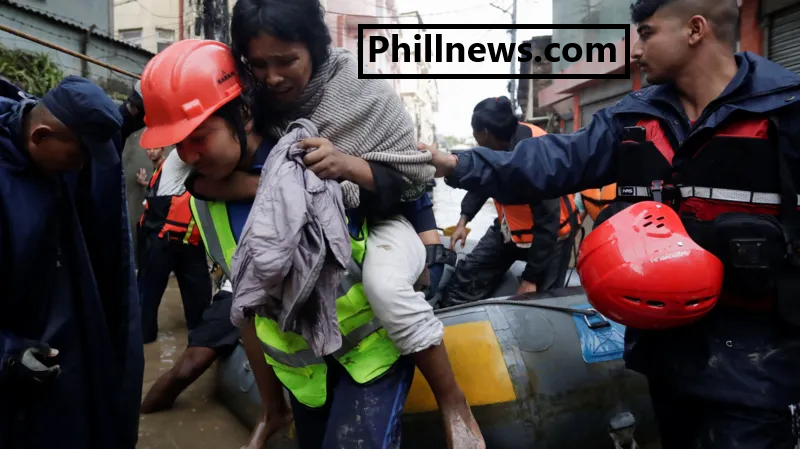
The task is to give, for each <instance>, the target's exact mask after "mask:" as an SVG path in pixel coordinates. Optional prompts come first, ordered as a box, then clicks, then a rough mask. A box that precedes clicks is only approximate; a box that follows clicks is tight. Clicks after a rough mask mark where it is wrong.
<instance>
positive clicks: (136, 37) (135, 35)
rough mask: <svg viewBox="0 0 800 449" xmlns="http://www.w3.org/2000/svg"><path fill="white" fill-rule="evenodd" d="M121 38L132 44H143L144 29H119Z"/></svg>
mask: <svg viewBox="0 0 800 449" xmlns="http://www.w3.org/2000/svg"><path fill="white" fill-rule="evenodd" d="M119 38H120V39H121V40H123V41H125V42H127V43H129V44H131V45H135V46H137V47H141V46H142V29H141V28H131V29H128V30H119Z"/></svg>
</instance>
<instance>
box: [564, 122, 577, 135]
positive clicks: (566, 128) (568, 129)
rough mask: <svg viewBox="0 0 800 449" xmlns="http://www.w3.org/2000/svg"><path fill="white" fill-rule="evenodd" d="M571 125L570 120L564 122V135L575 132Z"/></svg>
mask: <svg viewBox="0 0 800 449" xmlns="http://www.w3.org/2000/svg"><path fill="white" fill-rule="evenodd" d="M572 124H573V121H572V119H570V120H565V121H564V134H570V133H573V132H575V130H574V129H572Z"/></svg>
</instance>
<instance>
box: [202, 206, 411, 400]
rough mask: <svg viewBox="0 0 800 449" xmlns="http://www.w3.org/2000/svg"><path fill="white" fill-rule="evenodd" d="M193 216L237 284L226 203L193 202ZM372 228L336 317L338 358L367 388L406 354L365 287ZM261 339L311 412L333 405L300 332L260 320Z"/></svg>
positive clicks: (356, 255)
mask: <svg viewBox="0 0 800 449" xmlns="http://www.w3.org/2000/svg"><path fill="white" fill-rule="evenodd" d="M190 204H191V208H192V214H193V215H194V217H195V222H196V223H197V227H198V229H199V231H200V235H201V236H202V238H203V243H204V244H205V247H206V252H207V253H208V255H209V256H210V257H211V258H212V259H213V260H214V262H216V263H217V264H218V265H219V266H220V267H221V268H222V270H223V272H224V273H225V275H226V276H227V277H228V279H232V277H231V270H230V264H231V259H232V258H233V254H234V252H235V251H236V239H235V237H234V236H233V231H232V230H231V225H230V220H229V218H228V210H227V207H226V205H225V203H224V202H207V201H202V200H198V199H196V198H194V197H193V198H192V199H191V202H190ZM367 234H368V232H367V227H366V224H365V225H364V226H363V227H362V229H361V232H360V235H358V236H356V237H353V236H351V237H350V242H351V245H352V254H353V255H352V260H351V261H350V262H351V263H350V266H349V267H348V272H347V276H345V277H344V279H343V281H342V283H341V285H340V286H339V287H340V291H339V297H338V298H337V300H336V315H337V317H338V320H339V329H340V330H341V332H342V347H341V348H340V349H339V350H338V351H336V352H335V353H334V354H333V358H334V359H336V360H337V361H338V362H339V363H341V364H342V366H343V367H344V368H345V369H346V370H347V372H348V373H349V374H350V376H351V377H352V378H353V380H355V381H356V382H358V383H360V384H364V383H367V382H370V381H372V380H374V379H376V378H378V377H380V376H382V375H383V374H384V373H386V371H388V369H389V368H390V367H391V366H392V365H394V363H395V362H396V361H397V359H398V358H400V352H399V351H398V350H397V348H396V347H395V346H394V343H392V341H391V340H390V339H389V337H388V336H387V334H386V330H385V329H383V326H382V325H381V323H380V321H378V319H377V318H376V317H375V314H374V313H373V312H372V308H371V307H370V305H369V302H368V301H367V296H366V295H365V294H364V287H363V286H362V284H361V264H362V262H363V260H364V254H365V251H366V239H367ZM255 327H256V334H257V335H258V338H259V340H261V345H262V348H263V350H264V358H265V359H266V361H267V363H269V364H270V365H271V366H272V367H273V369H274V370H275V374H276V375H277V376H278V379H280V381H281V383H283V385H284V386H285V387H286V388H287V389H288V390H289V391H291V392H292V394H293V395H294V396H295V397H296V398H297V400H298V401H299V402H300V403H302V404H304V405H306V406H308V407H314V408H316V407H321V406H322V405H324V404H325V402H326V399H327V385H328V383H327V373H328V365H327V364H326V363H325V360H324V359H323V358H322V357H318V356H316V355H315V354H314V352H313V351H312V350H311V349H310V348H309V346H308V342H306V340H305V339H304V338H303V337H302V336H301V335H300V334H297V333H295V332H282V331H281V330H280V327H279V326H278V323H277V321H275V320H273V319H271V318H267V317H262V316H259V315H256V317H255Z"/></svg>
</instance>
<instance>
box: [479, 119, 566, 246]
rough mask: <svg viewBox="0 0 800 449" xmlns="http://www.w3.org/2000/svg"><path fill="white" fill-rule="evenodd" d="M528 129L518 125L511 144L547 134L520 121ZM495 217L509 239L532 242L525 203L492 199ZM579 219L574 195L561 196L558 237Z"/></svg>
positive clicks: (530, 222)
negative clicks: (508, 235)
mask: <svg viewBox="0 0 800 449" xmlns="http://www.w3.org/2000/svg"><path fill="white" fill-rule="evenodd" d="M520 125H523V126H524V127H527V128H528V129H525V128H522V127H518V129H517V132H516V135H515V137H514V140H512V146H516V143H517V142H519V141H520V140H522V139H526V138H531V137H539V136H544V135H546V134H547V132H545V131H544V130H543V129H542V128H539V127H538V126H535V125H531V124H528V123H520ZM494 205H495V208H496V209H497V217H498V219H499V220H500V223H501V225H502V224H505V225H506V226H507V227H508V230H509V233H510V234H511V240H512V241H513V242H514V243H516V244H518V245H520V244H522V245H527V244H530V243H533V211H531V207H530V206H529V205H527V204H519V205H516V204H515V205H504V204H500V203H499V202H498V201H497V200H495V201H494ZM580 224H581V219H580V214H579V213H578V207H577V205H576V204H575V195H573V194H569V195H564V196H562V197H561V217H560V218H559V227H558V239H559V240H563V239H565V238H567V237H569V235H570V234H571V232H572V229H573V225H575V226H576V227H577V226H580Z"/></svg>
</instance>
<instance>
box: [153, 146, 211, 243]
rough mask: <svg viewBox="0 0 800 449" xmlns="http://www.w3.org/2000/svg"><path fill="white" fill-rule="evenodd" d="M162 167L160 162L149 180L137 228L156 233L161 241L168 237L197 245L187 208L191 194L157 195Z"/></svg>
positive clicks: (196, 237) (192, 222)
mask: <svg viewBox="0 0 800 449" xmlns="http://www.w3.org/2000/svg"><path fill="white" fill-rule="evenodd" d="M165 160H166V159H165ZM163 167H164V162H163V161H162V162H161V165H159V166H158V168H157V169H156V171H155V172H154V173H153V177H152V178H151V179H150V184H149V186H148V187H149V192H148V195H147V198H146V199H145V203H144V213H143V214H142V218H141V219H139V226H141V227H142V228H144V229H150V230H152V231H155V232H158V237H159V238H162V239H163V238H164V237H168V238H169V239H170V240H183V242H184V243H187V244H190V245H198V244H199V243H200V241H201V237H200V231H199V230H198V229H197V226H195V222H194V217H193V216H192V209H191V208H190V206H189V200H190V199H191V197H192V196H191V194H190V193H189V192H188V191H187V192H183V194H182V195H163V196H158V195H157V193H158V186H159V184H160V181H161V169H162V168H163Z"/></svg>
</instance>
